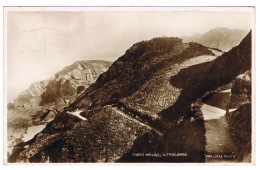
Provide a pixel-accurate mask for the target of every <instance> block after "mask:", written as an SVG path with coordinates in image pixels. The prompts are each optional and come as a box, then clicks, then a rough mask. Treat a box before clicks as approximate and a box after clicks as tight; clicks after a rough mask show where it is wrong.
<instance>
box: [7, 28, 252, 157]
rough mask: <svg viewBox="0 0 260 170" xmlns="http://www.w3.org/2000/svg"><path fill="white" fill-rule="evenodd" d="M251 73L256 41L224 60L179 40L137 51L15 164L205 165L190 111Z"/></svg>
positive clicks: (198, 121) (199, 122) (201, 131)
mask: <svg viewBox="0 0 260 170" xmlns="http://www.w3.org/2000/svg"><path fill="white" fill-rule="evenodd" d="M232 63H236V64H232ZM250 68H251V33H249V34H248V35H247V37H246V38H245V39H244V40H243V41H242V42H241V43H240V45H239V46H237V47H234V48H233V49H232V50H230V51H229V52H228V53H224V54H223V55H221V56H219V57H216V56H214V53H212V51H211V50H210V49H208V48H206V47H204V46H202V45H200V44H197V43H182V41H181V39H179V38H155V39H152V40H149V41H142V42H139V43H136V44H134V45H133V46H132V47H131V48H130V49H128V50H127V51H126V53H125V54H124V55H123V56H122V57H120V58H119V59H118V60H117V61H115V62H114V63H113V64H112V65H111V67H110V68H109V70H108V71H107V72H105V73H103V74H101V75H100V76H99V78H98V79H97V81H96V82H95V83H94V84H92V85H91V86H90V87H88V88H87V89H86V90H85V92H83V93H82V94H80V95H79V96H78V97H77V98H76V99H75V100H74V101H73V102H72V103H71V104H70V105H69V107H66V108H64V110H63V111H62V112H60V113H59V114H58V115H57V116H56V118H55V119H54V120H53V121H52V122H50V123H49V124H48V125H47V126H46V128H45V129H44V130H43V131H42V132H41V133H39V134H38V135H36V136H35V137H34V139H33V140H31V141H28V142H27V143H26V144H28V147H27V148H24V149H23V150H22V151H20V152H17V153H15V154H13V155H11V158H12V160H10V161H21V162H26V161H29V162H45V161H47V160H48V161H50V162H99V161H100V162H204V161H205V144H206V141H205V127H204V120H203V116H202V113H201V112H200V110H194V109H191V105H192V103H193V102H195V101H196V100H197V99H198V98H200V97H202V96H203V95H204V94H205V93H207V92H208V91H211V90H214V89H217V88H218V87H221V86H223V85H225V84H227V83H229V82H231V81H232V80H233V79H234V78H236V77H237V76H238V75H239V74H241V73H243V72H245V71H246V70H250ZM76 113H77V114H78V113H79V114H80V115H81V116H83V117H85V119H82V118H81V117H80V116H76ZM194 141H196V142H194Z"/></svg>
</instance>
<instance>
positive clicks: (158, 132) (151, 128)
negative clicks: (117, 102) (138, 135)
mask: <svg viewBox="0 0 260 170" xmlns="http://www.w3.org/2000/svg"><path fill="white" fill-rule="evenodd" d="M112 109H113V110H114V111H115V112H116V113H118V114H120V115H122V116H124V117H126V118H127V119H130V120H132V121H134V122H136V123H138V124H140V125H142V126H145V127H147V128H148V129H150V130H153V131H154V132H155V133H157V134H158V135H159V136H163V133H162V132H161V131H160V130H158V129H156V128H155V127H152V126H150V125H148V124H144V123H143V122H141V121H139V120H137V119H135V118H133V117H131V116H129V115H127V114H125V113H124V112H122V111H121V110H119V109H117V108H115V107H113V108H112Z"/></svg>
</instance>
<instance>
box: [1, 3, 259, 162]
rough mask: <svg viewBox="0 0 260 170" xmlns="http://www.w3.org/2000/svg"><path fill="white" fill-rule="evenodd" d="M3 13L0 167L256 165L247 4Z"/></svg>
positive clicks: (251, 27) (251, 11)
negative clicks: (0, 155)
mask: <svg viewBox="0 0 260 170" xmlns="http://www.w3.org/2000/svg"><path fill="white" fill-rule="evenodd" d="M3 10H4V21H3V22H4V30H3V31H4V67H5V72H4V77H5V83H4V85H5V89H6V91H5V94H6V96H5V102H4V107H5V108H4V109H3V110H4V151H3V152H4V153H3V155H4V163H6V164H14V163H15V164H17V163H19V164H23V163H46V164H48V163H172V164H181V163H206V164H212V163H217V164H240V163H243V164H252V163H254V159H255V144H254V141H255V140H254V137H255V136H254V134H255V133H254V131H255V129H254V122H255V121H254V117H255V112H254V109H253V107H254V104H255V103H254V102H255V101H254V97H253V96H254V95H255V94H254V84H253V83H254V81H252V80H253V78H254V75H255V70H254V67H253V66H254V64H253V63H254V59H255V56H254V48H255V47H254V42H255V8H254V7H108V6H107V7H105V6H103V7H4V9H3Z"/></svg>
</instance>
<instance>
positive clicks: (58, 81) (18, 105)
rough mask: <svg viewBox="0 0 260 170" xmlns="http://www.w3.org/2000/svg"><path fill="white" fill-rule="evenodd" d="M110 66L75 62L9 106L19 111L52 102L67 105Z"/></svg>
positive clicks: (102, 62) (103, 63)
mask: <svg viewBox="0 0 260 170" xmlns="http://www.w3.org/2000/svg"><path fill="white" fill-rule="evenodd" d="M110 65H111V64H110V62H107V61H78V62H75V63H74V64H72V65H70V66H68V67H65V68H64V69H63V70H62V71H60V72H58V73H56V74H55V76H53V77H52V78H50V79H48V80H44V81H39V82H36V83H33V84H31V86H30V87H29V88H28V89H27V90H25V91H24V92H22V93H21V94H20V95H19V96H18V97H17V98H16V99H15V100H14V102H13V103H10V105H11V104H13V105H14V106H13V109H14V110H19V109H27V108H32V107H35V106H39V105H42V106H44V105H45V104H49V103H53V102H57V103H59V104H62V103H63V104H64V103H68V102H69V101H70V100H71V99H73V98H75V97H76V96H77V95H78V94H79V93H81V92H82V91H84V90H85V89H86V88H87V87H88V86H89V85H91V84H92V83H94V82H95V80H96V79H97V78H98V76H99V75H100V74H102V73H103V72H105V71H106V70H107V69H108V68H109V67H110ZM10 108H12V107H10Z"/></svg>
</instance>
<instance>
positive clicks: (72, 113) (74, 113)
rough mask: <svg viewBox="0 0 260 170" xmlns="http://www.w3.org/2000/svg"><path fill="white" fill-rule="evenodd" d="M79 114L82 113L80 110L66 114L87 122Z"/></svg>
mask: <svg viewBox="0 0 260 170" xmlns="http://www.w3.org/2000/svg"><path fill="white" fill-rule="evenodd" d="M81 112H82V110H78V111H75V112H68V113H69V114H71V115H74V116H77V117H78V118H80V119H81V120H87V119H86V118H85V117H83V116H81V115H80V113H81Z"/></svg>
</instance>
